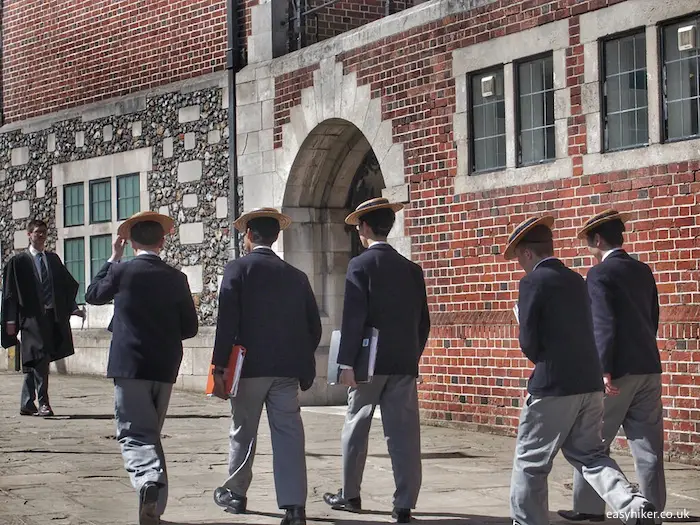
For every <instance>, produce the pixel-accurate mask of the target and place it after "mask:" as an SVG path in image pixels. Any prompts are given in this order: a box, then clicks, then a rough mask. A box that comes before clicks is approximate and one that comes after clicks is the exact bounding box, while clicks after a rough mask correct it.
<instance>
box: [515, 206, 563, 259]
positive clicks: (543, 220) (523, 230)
mask: <svg viewBox="0 0 700 525" xmlns="http://www.w3.org/2000/svg"><path fill="white" fill-rule="evenodd" d="M552 224H554V217H552V216H551V215H545V216H544V217H530V218H529V219H526V220H524V221H523V222H521V223H520V224H518V225H517V226H516V227H515V229H514V230H513V233H511V234H510V237H508V244H507V245H506V249H505V251H504V252H503V257H505V259H506V260H507V261H510V260H512V259H515V248H517V246H518V244H519V243H520V241H522V240H523V238H524V237H525V236H526V235H527V234H528V233H529V232H530V231H532V229H533V228H534V227H535V226H546V227H547V228H550V229H551V228H552ZM537 240H538V241H539V240H542V241H544V240H545V239H537Z"/></svg>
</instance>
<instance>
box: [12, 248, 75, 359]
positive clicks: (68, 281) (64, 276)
mask: <svg viewBox="0 0 700 525" xmlns="http://www.w3.org/2000/svg"><path fill="white" fill-rule="evenodd" d="M44 253H45V255H46V260H47V261H48V265H49V271H50V272H51V273H50V275H51V280H52V284H53V297H54V315H53V318H49V317H48V316H46V315H45V313H44V312H45V310H44V305H43V304H42V302H43V301H42V299H41V296H40V293H41V292H40V289H39V286H38V284H39V282H38V280H37V276H36V267H35V266H34V261H33V259H32V256H31V254H29V252H28V251H24V252H22V253H19V254H17V255H15V256H14V257H12V258H11V259H10V260H9V261H8V262H7V264H6V265H5V268H4V269H3V273H2V303H3V304H2V319H1V325H2V346H3V347H4V348H9V347H11V346H15V345H16V344H17V336H16V335H14V336H11V335H9V334H8V333H7V325H6V323H7V322H8V321H14V322H15V323H16V326H17V329H18V331H19V330H21V331H22V334H21V335H22V345H21V353H22V365H23V366H25V367H27V366H33V364H34V363H35V362H36V361H38V360H41V359H43V358H45V357H47V356H48V357H49V359H50V361H51V362H53V361H57V360H59V359H64V358H66V357H68V356H71V355H73V354H74V353H75V349H74V347H73V335H72V333H71V328H70V316H71V313H72V312H74V311H75V309H76V308H77V306H76V304H75V298H76V295H77V293H78V287H79V285H78V282H77V281H76V280H75V279H74V278H73V276H72V275H71V274H70V272H69V271H68V269H67V268H66V267H65V266H64V265H63V262H62V261H61V259H60V257H59V256H58V255H56V254H55V253H51V252H44Z"/></svg>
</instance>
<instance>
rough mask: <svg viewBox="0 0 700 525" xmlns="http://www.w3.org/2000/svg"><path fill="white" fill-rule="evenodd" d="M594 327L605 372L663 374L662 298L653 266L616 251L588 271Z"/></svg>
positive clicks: (616, 373)
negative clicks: (658, 342)
mask: <svg viewBox="0 0 700 525" xmlns="http://www.w3.org/2000/svg"><path fill="white" fill-rule="evenodd" d="M586 282H587V283H588V293H589V295H590V297H591V309H592V311H593V327H594V329H595V341H596V346H597V347H598V355H599V356H600V362H601V364H602V366H603V372H604V373H606V374H610V375H611V377H612V379H616V378H618V377H622V376H625V375H628V374H634V375H636V374H660V373H661V358H660V356H659V349H658V347H657V345H656V332H657V330H658V329H659V296H658V291H657V289H656V281H655V280H654V275H653V274H652V272H651V269H650V268H649V266H647V265H646V264H644V263H643V262H640V261H637V260H635V259H633V258H632V257H630V256H629V254H627V252H625V251H624V250H615V251H614V252H612V253H611V254H610V255H608V256H607V257H606V258H605V260H604V261H603V262H601V263H599V264H597V265H595V266H593V267H592V268H591V269H590V270H589V271H588V276H587V277H586Z"/></svg>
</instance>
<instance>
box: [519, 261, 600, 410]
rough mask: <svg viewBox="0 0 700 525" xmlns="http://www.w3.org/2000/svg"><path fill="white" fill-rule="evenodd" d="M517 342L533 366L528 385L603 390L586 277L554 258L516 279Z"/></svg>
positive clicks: (560, 390) (555, 392)
mask: <svg viewBox="0 0 700 525" xmlns="http://www.w3.org/2000/svg"><path fill="white" fill-rule="evenodd" d="M518 308H519V317H520V335H519V339H520V347H521V348H522V351H523V353H524V354H525V355H526V356H527V358H528V359H529V360H530V361H532V362H533V363H534V365H535V369H534V371H533V372H532V375H531V376H530V380H529V381H528V386H527V390H528V392H530V394H532V395H534V396H538V397H541V396H568V395H573V394H584V393H588V392H596V391H602V390H603V372H602V369H601V366H600V361H599V360H598V353H597V352H596V346H595V339H594V337H593V321H592V318H591V307H590V300H589V298H588V291H587V290H586V282H585V281H584V279H583V277H581V276H580V275H579V274H578V273H576V272H574V271H573V270H570V269H569V268H567V267H566V266H564V264H563V263H562V262H561V261H560V260H558V259H549V260H546V261H543V262H542V263H541V264H540V265H539V266H538V267H537V268H535V270H534V271H533V272H531V273H529V274H527V275H525V277H523V278H522V279H521V280H520V290H519V297H518Z"/></svg>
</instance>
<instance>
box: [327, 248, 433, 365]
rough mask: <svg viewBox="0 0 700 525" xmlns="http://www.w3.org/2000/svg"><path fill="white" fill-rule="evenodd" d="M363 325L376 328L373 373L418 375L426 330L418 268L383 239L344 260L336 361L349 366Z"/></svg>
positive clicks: (427, 319)
mask: <svg viewBox="0 0 700 525" xmlns="http://www.w3.org/2000/svg"><path fill="white" fill-rule="evenodd" d="M368 326H372V327H374V328H376V329H377V330H379V340H378V343H377V360H376V363H375V369H374V373H375V374H376V375H411V376H418V362H419V361H420V358H421V355H423V350H424V348H425V344H426V342H427V341H428V336H429V334H430V314H429V313H428V299H427V294H426V290H425V281H424V279H423V270H422V268H421V267H420V266H418V265H417V264H416V263H414V262H412V261H409V260H408V259H406V258H405V257H404V256H403V255H401V254H400V253H398V252H397V251H396V250H395V249H394V248H393V247H392V246H391V245H389V244H377V245H374V246H372V247H370V248H369V249H367V250H365V251H364V252H362V253H361V254H360V255H358V256H357V257H354V258H353V259H351V260H350V264H349V265H348V271H347V275H346V278H345V300H344V305H343V323H342V327H341V338H340V349H339V351H338V364H341V365H348V366H354V364H355V361H356V359H357V355H358V353H359V351H360V347H361V344H362V337H363V333H364V330H365V327H368Z"/></svg>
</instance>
